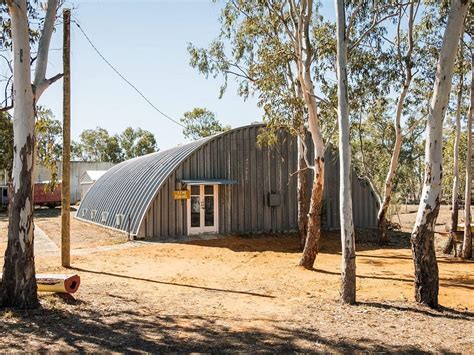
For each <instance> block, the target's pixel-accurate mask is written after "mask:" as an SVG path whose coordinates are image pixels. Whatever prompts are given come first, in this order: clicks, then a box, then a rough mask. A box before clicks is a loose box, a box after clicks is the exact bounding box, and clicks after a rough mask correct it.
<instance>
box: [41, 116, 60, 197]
mask: <svg viewBox="0 0 474 355" xmlns="http://www.w3.org/2000/svg"><path fill="white" fill-rule="evenodd" d="M36 116H37V118H36V124H35V132H36V159H37V161H38V163H39V164H41V165H42V166H44V167H45V168H46V169H48V171H49V172H50V173H51V180H50V184H49V188H50V189H51V190H54V188H55V186H56V184H57V181H58V163H59V162H60V161H61V151H62V142H61V134H62V126H61V122H60V121H59V120H55V119H54V118H53V114H52V112H51V110H49V109H45V108H44V107H38V108H37V110H36Z"/></svg>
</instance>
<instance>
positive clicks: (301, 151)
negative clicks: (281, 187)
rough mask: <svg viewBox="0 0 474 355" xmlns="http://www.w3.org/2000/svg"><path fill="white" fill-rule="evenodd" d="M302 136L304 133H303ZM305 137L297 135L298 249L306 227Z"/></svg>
mask: <svg viewBox="0 0 474 355" xmlns="http://www.w3.org/2000/svg"><path fill="white" fill-rule="evenodd" d="M303 134H304V133H303ZM303 139H305V137H304V136H303V137H301V136H300V135H298V179H297V185H298V186H297V190H298V230H299V233H300V247H301V249H303V248H304V245H305V242H306V234H307V225H308V205H309V201H308V166H307V165H306V159H305V153H306V152H305V148H304V143H303V142H302V140H303Z"/></svg>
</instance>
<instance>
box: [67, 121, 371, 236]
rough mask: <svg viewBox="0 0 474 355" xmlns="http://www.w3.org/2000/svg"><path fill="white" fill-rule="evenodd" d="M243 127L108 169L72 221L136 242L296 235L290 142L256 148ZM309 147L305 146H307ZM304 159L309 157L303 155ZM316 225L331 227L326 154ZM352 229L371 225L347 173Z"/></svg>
mask: <svg viewBox="0 0 474 355" xmlns="http://www.w3.org/2000/svg"><path fill="white" fill-rule="evenodd" d="M262 127H264V126H263V125H251V126H245V127H240V128H236V129H232V130H230V131H227V132H224V133H221V134H218V135H215V136H212V137H208V138H204V139H200V140H198V141H195V142H192V143H189V144H185V145H181V146H178V147H175V148H172V149H168V150H165V151H160V152H157V153H152V154H148V155H145V156H142V157H138V158H134V159H131V160H128V161H125V162H123V163H121V164H118V165H115V166H114V167H112V168H111V169H110V170H108V171H107V172H106V173H105V174H104V175H103V176H102V177H100V179H98V180H97V181H96V183H95V184H94V185H93V186H92V187H91V189H90V190H89V191H88V193H87V194H86V196H85V197H84V199H83V201H82V202H81V204H80V207H79V209H78V211H77V214H76V218H78V219H80V220H83V221H87V222H91V223H94V224H97V225H101V226H104V227H109V228H113V229H116V230H119V231H122V232H125V233H129V234H130V235H131V236H134V237H136V238H151V237H158V238H160V237H161V238H170V237H183V236H188V235H192V234H202V233H219V234H247V233H262V232H273V233H278V232H288V231H293V230H297V228H298V219H297V181H296V180H297V179H296V174H295V175H293V176H292V173H294V172H295V171H296V170H297V140H296V137H293V136H291V135H289V134H288V133H285V132H281V134H280V137H279V140H278V143H277V144H276V145H274V146H272V147H268V146H263V147H259V146H258V145H257V136H258V134H259V133H260V132H259V131H260V129H261V128H262ZM309 146H311V145H309ZM309 157H310V158H311V152H309ZM325 162H326V172H325V191H324V206H323V216H322V220H323V227H324V228H325V229H337V228H339V163H338V158H337V154H335V153H334V152H332V151H331V150H330V149H328V150H327V153H326V157H325ZM352 193H353V210H354V224H355V226H356V227H362V228H370V227H375V226H376V217H377V210H378V203H377V199H376V198H375V194H374V192H373V191H372V190H371V188H370V186H369V185H368V184H367V183H366V182H364V181H363V180H360V179H358V178H357V176H356V175H355V174H353V176H352Z"/></svg>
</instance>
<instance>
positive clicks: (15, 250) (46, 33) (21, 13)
mask: <svg viewBox="0 0 474 355" xmlns="http://www.w3.org/2000/svg"><path fill="white" fill-rule="evenodd" d="M7 6H8V11H9V14H10V17H11V24H12V38H13V90H14V92H13V103H14V112H13V136H14V139H13V141H14V147H13V171H12V180H11V186H10V196H11V200H10V206H9V224H8V245H7V249H6V251H5V264H4V266H3V278H2V304H3V305H4V306H14V307H18V308H23V309H27V308H35V307H37V306H38V297H37V289H36V279H35V262H34V248H33V239H34V234H33V230H34V224H33V207H34V206H33V167H34V150H35V138H34V136H35V132H34V127H35V107H36V102H37V101H38V99H39V97H40V96H41V94H42V93H43V92H44V90H46V88H47V87H48V86H49V85H50V84H51V83H52V82H54V81H55V80H57V79H59V78H60V75H58V76H55V77H53V78H51V79H46V78H45V73H46V65H47V62H48V49H49V44H50V40H51V35H52V32H53V27H54V21H55V14H56V8H57V6H58V2H57V0H50V1H49V2H48V10H47V13H46V18H45V24H44V28H43V31H42V35H41V37H40V41H39V47H38V56H37V59H36V63H37V64H36V71H35V80H34V83H33V85H32V83H31V64H30V60H31V59H30V37H29V27H28V18H27V1H26V0H10V1H7Z"/></svg>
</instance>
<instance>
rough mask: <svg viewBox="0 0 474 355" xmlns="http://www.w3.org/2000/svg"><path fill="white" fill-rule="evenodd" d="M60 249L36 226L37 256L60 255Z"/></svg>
mask: <svg viewBox="0 0 474 355" xmlns="http://www.w3.org/2000/svg"><path fill="white" fill-rule="evenodd" d="M58 252H59V247H58V246H57V245H56V243H55V242H53V241H52V240H51V239H50V238H49V237H48V235H47V234H46V233H45V232H44V231H43V230H42V229H41V228H39V227H38V226H37V225H35V255H36V254H49V253H58Z"/></svg>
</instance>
